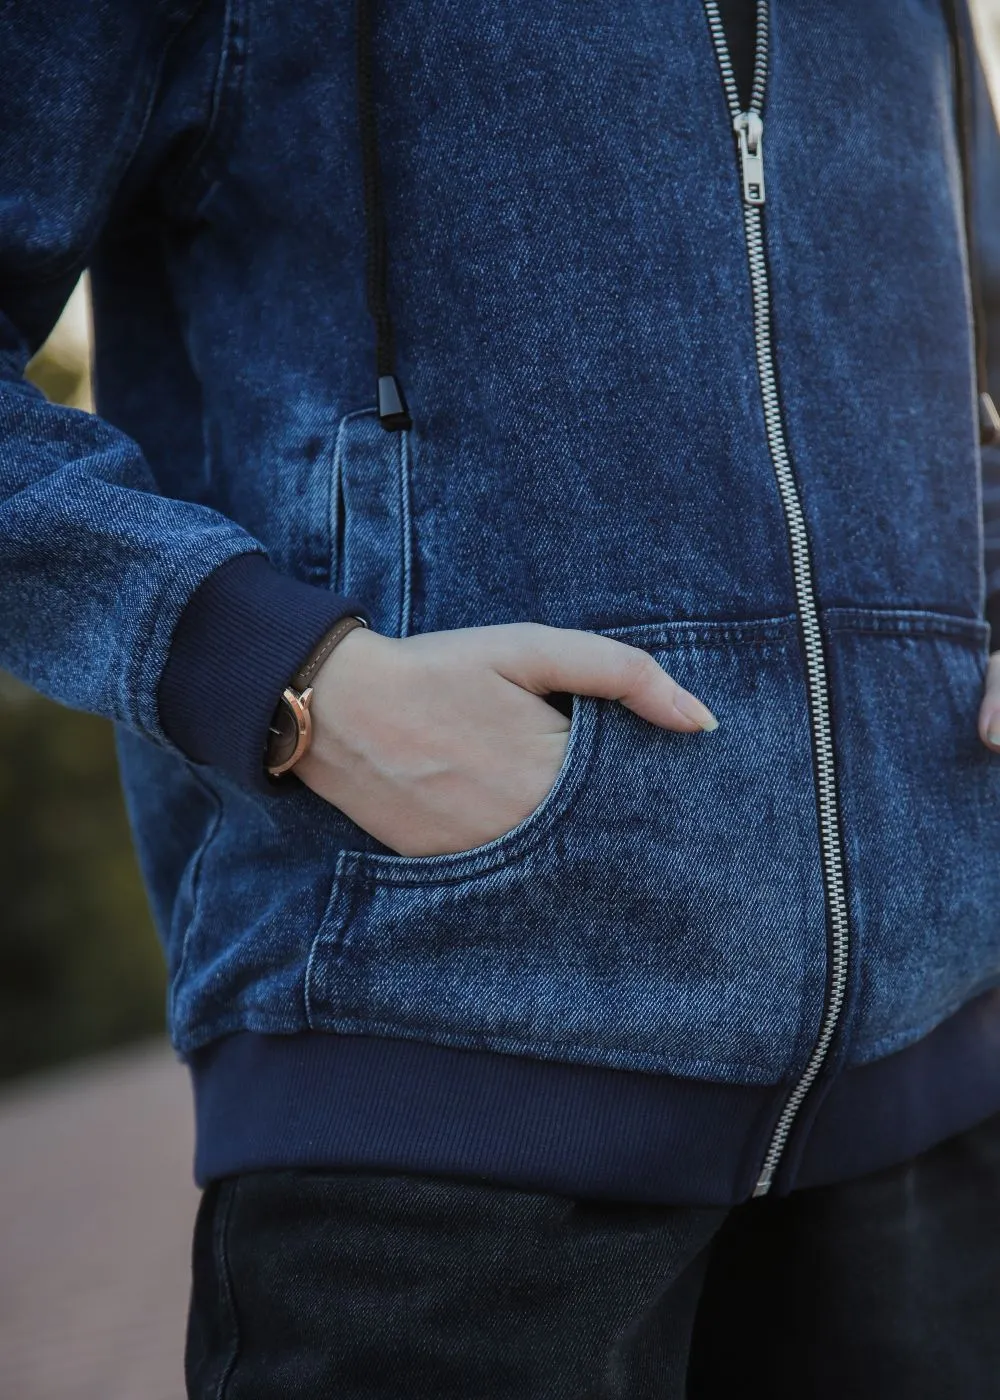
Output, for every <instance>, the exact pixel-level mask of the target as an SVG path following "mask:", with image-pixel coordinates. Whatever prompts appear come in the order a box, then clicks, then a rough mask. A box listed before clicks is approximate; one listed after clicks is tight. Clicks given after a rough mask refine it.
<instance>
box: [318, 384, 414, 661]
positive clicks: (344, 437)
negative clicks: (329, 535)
mask: <svg viewBox="0 0 1000 1400" xmlns="http://www.w3.org/2000/svg"><path fill="white" fill-rule="evenodd" d="M412 452H413V432H412V429H407V430H405V431H403V432H392V433H390V432H387V431H386V430H385V428H383V427H382V426H381V424H380V423H379V421H378V414H377V412H376V410H375V409H374V408H370V409H360V410H358V411H357V412H356V413H348V414H347V415H346V416H345V417H344V418H342V419H341V420H340V424H339V426H338V428H337V438H336V444H335V448H334V464H333V470H334V475H335V481H336V495H337V499H338V500H339V503H340V509H339V512H338V515H339V521H338V529H337V530H336V532H335V537H336V541H337V544H336V550H335V555H336V557H335V560H334V567H333V569H332V570H331V573H332V575H333V578H334V583H335V587H336V588H337V589H338V591H339V592H341V593H347V594H350V596H351V597H353V598H357V599H358V601H359V602H361V603H362V604H364V606H365V607H367V608H368V609H369V611H370V613H371V616H372V625H373V627H374V628H375V631H376V632H381V633H382V634H383V635H385V636H388V637H405V636H406V635H407V633H408V631H409V628H410V596H411V574H412V568H411V552H412V530H411V520H410V470H411V458H412Z"/></svg>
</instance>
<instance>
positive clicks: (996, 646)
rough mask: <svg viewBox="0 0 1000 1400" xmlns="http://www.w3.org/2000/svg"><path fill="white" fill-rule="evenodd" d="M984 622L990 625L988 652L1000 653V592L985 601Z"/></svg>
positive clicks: (992, 594)
mask: <svg viewBox="0 0 1000 1400" xmlns="http://www.w3.org/2000/svg"><path fill="white" fill-rule="evenodd" d="M986 621H987V622H988V623H989V624H990V651H1000V592H997V593H991V594H990V596H989V597H988V598H987V599H986Z"/></svg>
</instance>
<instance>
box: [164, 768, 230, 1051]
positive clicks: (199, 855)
mask: <svg viewBox="0 0 1000 1400" xmlns="http://www.w3.org/2000/svg"><path fill="white" fill-rule="evenodd" d="M187 767H188V770H189V773H190V776H191V779H192V781H193V782H195V783H196V784H197V786H198V787H199V788H200V789H201V791H202V792H203V793H204V794H205V796H206V797H207V798H208V799H209V801H210V802H211V803H212V804H213V806H214V808H215V811H214V813H213V815H212V820H211V825H210V826H209V828H208V831H207V832H206V834H205V839H204V841H202V843H201V845H200V846H199V847H198V849H197V851H196V852H195V854H194V855H193V856H192V858H191V864H190V871H191V876H190V882H189V884H190V908H191V912H190V914H189V915H188V921H187V925H186V927H185V929H184V937H183V939H182V940H181V952H180V957H179V958H178V960H177V969H176V971H175V972H174V975H173V977H172V978H171V979H170V989H169V992H168V1013H167V1019H168V1021H169V1022H170V1024H171V1025H176V1024H177V1023H178V1008H177V999H178V997H179V995H180V986H181V982H182V980H183V977H184V974H185V972H186V971H187V962H188V950H189V948H190V946H191V935H192V933H193V931H194V929H195V928H197V926H198V919H199V914H200V906H201V894H202V882H201V868H202V864H203V863H204V860H205V855H206V853H207V851H208V850H209V848H210V847H211V846H212V844H213V843H214V841H215V839H216V837H217V836H218V834H219V829H220V827H221V826H222V813H223V802H222V798H221V797H220V796H219V794H218V793H217V792H216V791H215V789H214V788H213V787H211V786H210V785H209V784H208V783H207V782H206V781H205V779H204V778H203V777H202V776H201V775H200V773H198V772H197V770H196V769H195V768H193V767H192V766H191V765H190V764H188V765H187Z"/></svg>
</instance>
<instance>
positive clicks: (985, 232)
mask: <svg viewBox="0 0 1000 1400" xmlns="http://www.w3.org/2000/svg"><path fill="white" fill-rule="evenodd" d="M972 68H973V77H974V81H973V92H972V98H973V113H974V128H973V131H974V140H973V160H972V194H973V220H974V225H975V227H974V230H973V232H974V239H975V245H976V250H977V261H978V266H979V295H980V297H981V299H982V304H983V310H984V312H985V319H986V340H987V352H988V366H987V367H988V377H989V387H990V392H991V394H992V395H993V399H994V401H995V402H996V403H997V404H1000V135H998V131H997V120H996V115H995V112H994V108H993V104H992V102H991V100H990V92H989V88H988V86H987V82H986V76H985V73H984V71H983V65H982V60H981V58H980V56H979V54H978V53H977V54H976V61H975V63H974V64H973V65H972ZM982 464H983V531H984V545H985V568H986V617H987V619H988V621H989V622H990V627H991V634H990V646H991V649H993V650H996V649H997V648H1000V444H993V445H991V446H987V447H984V448H983V449H982Z"/></svg>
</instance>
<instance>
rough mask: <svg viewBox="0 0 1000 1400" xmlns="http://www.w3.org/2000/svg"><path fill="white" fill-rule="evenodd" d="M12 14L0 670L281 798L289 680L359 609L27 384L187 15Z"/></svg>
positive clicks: (152, 9)
mask: <svg viewBox="0 0 1000 1400" xmlns="http://www.w3.org/2000/svg"><path fill="white" fill-rule="evenodd" d="M3 8H4V20H3V31H4V38H3V44H2V45H0V667H2V668H5V669H6V670H8V671H10V672H12V673H13V674H14V675H16V676H18V677H19V678H21V679H22V680H24V681H26V682H27V683H28V684H29V685H31V686H33V687H35V688H36V689H37V690H39V691H41V692H42V693H43V694H45V695H48V696H50V697H51V698H53V699H55V700H58V701H60V702H62V703H63V704H65V705H68V706H71V707H73V708H76V709H81V710H88V711H91V712H93V713H95V714H100V715H104V716H106V717H107V718H109V719H111V720H114V721H117V722H119V723H121V724H124V725H127V726H129V727H130V728H131V729H133V730H135V731H136V732H137V733H139V734H141V735H143V736H144V737H145V738H147V739H149V740H151V741H152V742H154V743H156V744H158V745H161V746H164V747H166V748H168V749H172V750H173V751H175V752H177V753H178V754H180V755H182V756H183V757H185V758H187V759H188V760H189V761H192V762H195V763H200V764H211V765H216V766H217V767H219V768H220V769H221V770H222V771H224V772H225V773H227V774H228V775H229V776H230V777H231V778H232V779H234V780H235V781H237V782H239V783H241V784H244V785H248V786H250V787H253V788H256V789H258V790H260V791H262V792H267V793H268V794H272V795H275V796H277V795H279V794H280V793H281V792H282V790H285V791H287V787H283V785H278V786H277V787H274V786H272V785H271V784H269V782H268V780H267V779H266V776H265V774H264V770H263V763H262V756H263V749H264V742H265V738H266V732H267V723H268V720H269V718H270V715H271V712H272V711H273V708H274V705H275V704H276V702H277V699H278V697H279V695H280V693H281V689H282V687H283V686H284V684H285V683H286V682H287V679H288V677H289V676H290V675H291V674H293V673H294V671H295V669H296V668H297V666H298V665H299V664H300V663H301V662H302V661H303V660H304V659H305V657H306V655H308V653H309V651H310V650H311V649H312V646H313V645H314V644H315V642H316V641H317V640H318V639H319V638H320V637H321V636H322V635H323V633H324V632H325V631H326V630H327V628H328V627H330V626H331V625H332V624H333V623H334V622H335V621H336V620H337V619H338V618H339V617H341V616H343V615H344V613H345V612H348V611H360V612H361V613H362V615H363V616H366V618H367V615H366V614H365V613H364V610H363V609H362V608H360V606H359V605H358V604H357V603H356V602H354V601H353V600H350V599H343V598H340V597H338V596H337V595H335V594H332V593H330V592H328V591H327V590H324V589H321V588H314V587H311V586H309V585H307V584H304V583H302V582H300V581H299V580H296V579H293V578H289V577H286V576H284V575H282V574H280V573H278V571H277V570H275V569H274V568H273V567H272V566H271V564H270V562H269V560H268V558H267V554H266V550H265V547H264V545H263V544H262V543H261V542H260V541H259V540H258V539H256V538H255V537H254V536H253V535H251V534H249V533H248V532H247V531H246V530H244V529H242V528H241V527H240V526H239V525H237V524H236V523H235V522H233V521H232V520H230V519H228V518H226V517H225V516H223V515H221V514H219V513H218V512H217V511H214V510H212V509H210V508H208V507H206V506H203V505H200V504H196V503H193V502H188V501H183V500H174V499H170V498H167V497H165V496H163V495H162V494H160V493H159V492H158V490H157V486H156V482H155V480H154V477H153V474H152V471H151V469H150V467H149V465H148V463H147V462H146V461H145V460H144V458H143V455H142V452H141V451H140V449H139V448H138V446H137V444H136V443H135V442H134V441H133V440H132V439H130V438H129V437H127V436H126V435H124V434H123V433H121V432H119V431H118V430H117V429H115V428H114V427H112V426H111V425H110V424H108V423H107V422H104V421H102V420H101V419H100V418H98V417H95V416H93V415H91V414H86V413H82V412H79V411H77V410H74V409H68V408H62V407H58V406H56V405H53V404H50V403H48V402H47V401H46V400H45V398H44V397H43V396H42V395H41V394H40V393H38V392H37V391H36V390H35V389H34V388H32V387H31V386H30V385H29V384H28V383H27V382H26V381H25V379H24V378H23V373H24V368H25V365H26V363H27V360H28V359H29V357H30V356H31V354H32V353H34V351H35V350H36V349H37V348H38V346H39V345H40V344H41V343H42V341H43V340H44V338H45V336H46V335H47V334H48V332H49V330H50V329H51V327H52V325H53V324H54V322H55V320H56V319H57V317H58V315H59V312H60V311H61V309H62V306H63V305H64V303H65V301H66V299H67V298H68V295H69V293H70V290H71V289H72V287H73V285H74V284H75V282H76V280H77V277H78V275H79V273H80V271H81V270H82V269H83V268H84V267H85V266H86V263H87V260H88V257H89V254H90V250H91V248H92V247H93V245H94V242H95V240H96V238H97V236H98V234H99V233H100V231H101V229H102V228H103V227H104V226H105V224H106V223H107V221H108V219H109V216H110V212H111V211H112V209H113V206H114V202H115V198H116V194H117V192H118V191H119V190H120V188H121V185H122V182H123V180H124V178H125V176H126V173H127V171H128V168H129V164H130V162H131V161H132V160H133V158H134V156H135V152H136V150H137V148H138V147H139V145H140V143H141V135H142V132H143V129H144V125H145V123H146V121H147V118H148V115H149V113H150V111H151V110H152V107H153V104H154V102H155V100H156V96H157V94H156V85H157V74H158V72H159V71H160V68H161V63H162V58H163V54H164V51H165V49H166V47H167V46H168V45H169V42H170V39H171V26H174V29H175V30H176V28H177V27H178V25H179V23H180V19H179V10H180V7H179V5H178V3H177V0H169V4H168V3H167V0H163V3H162V4H161V5H160V6H157V5H156V4H154V3H152V0H142V3H133V4H128V3H123V0H88V3H87V4H80V3H78V0H39V3H37V4H30V5H29V4H8V5H6V6H4V7H3ZM192 8H196V6H195V4H194V0H192ZM220 10H221V7H220ZM368 620H370V619H368ZM209 697H210V699H211V703H206V700H207V699H208V698H209Z"/></svg>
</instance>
